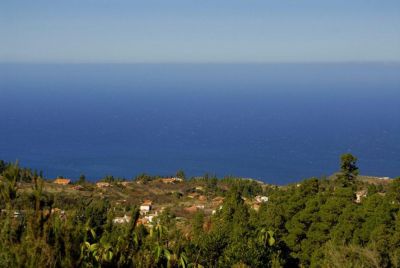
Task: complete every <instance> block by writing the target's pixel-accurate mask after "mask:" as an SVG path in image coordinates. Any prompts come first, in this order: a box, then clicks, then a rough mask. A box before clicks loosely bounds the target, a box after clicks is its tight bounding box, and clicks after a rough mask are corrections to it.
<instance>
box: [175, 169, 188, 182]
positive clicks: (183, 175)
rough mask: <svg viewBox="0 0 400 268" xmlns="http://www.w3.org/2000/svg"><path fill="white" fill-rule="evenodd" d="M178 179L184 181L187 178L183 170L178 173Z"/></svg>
mask: <svg viewBox="0 0 400 268" xmlns="http://www.w3.org/2000/svg"><path fill="white" fill-rule="evenodd" d="M176 177H178V178H180V179H182V180H184V179H185V178H186V176H185V172H184V171H183V170H182V169H180V170H178V171H177V172H176Z"/></svg>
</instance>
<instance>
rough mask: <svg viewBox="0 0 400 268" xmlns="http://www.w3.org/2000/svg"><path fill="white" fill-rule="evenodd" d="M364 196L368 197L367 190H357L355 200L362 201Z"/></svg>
mask: <svg viewBox="0 0 400 268" xmlns="http://www.w3.org/2000/svg"><path fill="white" fill-rule="evenodd" d="M364 197H367V190H361V191H358V192H356V200H355V202H356V203H361V200H362V199H363V198H364Z"/></svg>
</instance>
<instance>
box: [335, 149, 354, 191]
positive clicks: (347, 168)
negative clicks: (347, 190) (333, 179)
mask: <svg viewBox="0 0 400 268" xmlns="http://www.w3.org/2000/svg"><path fill="white" fill-rule="evenodd" d="M356 163H357V158H356V157H355V156H353V155H352V154H343V155H342V156H341V157H340V173H339V175H338V176H337V179H338V181H339V182H340V183H341V184H342V186H344V187H346V186H350V185H353V184H354V180H355V178H356V177H357V175H358V167H357V165H356Z"/></svg>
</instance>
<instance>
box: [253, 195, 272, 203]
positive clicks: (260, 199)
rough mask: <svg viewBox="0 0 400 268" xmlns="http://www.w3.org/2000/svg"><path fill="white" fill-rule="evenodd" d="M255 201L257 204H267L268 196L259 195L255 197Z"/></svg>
mask: <svg viewBox="0 0 400 268" xmlns="http://www.w3.org/2000/svg"><path fill="white" fill-rule="evenodd" d="M255 199H256V202H257V203H265V202H268V200H269V198H268V196H261V195H257V196H256V198H255Z"/></svg>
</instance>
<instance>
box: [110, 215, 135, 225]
mask: <svg viewBox="0 0 400 268" xmlns="http://www.w3.org/2000/svg"><path fill="white" fill-rule="evenodd" d="M130 221H131V217H130V216H126V214H125V215H124V216H123V217H116V218H114V219H113V223H119V224H122V223H128V222H130Z"/></svg>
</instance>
